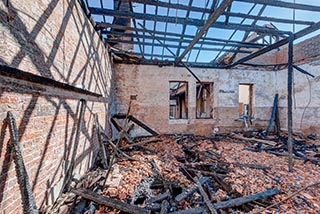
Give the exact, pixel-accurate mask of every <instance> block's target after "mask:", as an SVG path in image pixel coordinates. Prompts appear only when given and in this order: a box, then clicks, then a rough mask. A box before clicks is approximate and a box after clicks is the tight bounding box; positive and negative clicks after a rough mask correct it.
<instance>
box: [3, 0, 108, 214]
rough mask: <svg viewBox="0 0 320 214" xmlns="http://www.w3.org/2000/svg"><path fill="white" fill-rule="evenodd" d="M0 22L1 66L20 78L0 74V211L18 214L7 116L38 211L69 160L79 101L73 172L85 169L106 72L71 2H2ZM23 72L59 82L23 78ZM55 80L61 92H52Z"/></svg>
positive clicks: (104, 98)
mask: <svg viewBox="0 0 320 214" xmlns="http://www.w3.org/2000/svg"><path fill="white" fill-rule="evenodd" d="M0 20H1V21H0V64H1V65H6V66H7V67H11V68H18V69H19V70H16V71H19V72H21V74H23V75H21V76H10V72H8V71H6V72H5V71H4V70H0V210H1V212H2V213H6V214H7V213H15V214H16V213H22V206H21V192H20V189H19V185H18V183H17V176H16V172H15V164H14V162H13V157H12V153H11V150H10V144H11V142H10V134H9V126H8V121H7V119H6V118H7V112H8V111H11V112H12V114H13V115H14V117H15V119H16V121H17V128H18V133H19V141H20V148H21V150H22V155H23V159H24V162H25V165H26V169H27V173H28V175H29V180H30V184H31V187H32V190H33V193H34V196H35V199H36V202H37V206H38V208H40V207H44V205H45V204H47V203H51V199H53V198H55V197H56V196H57V194H58V193H59V191H60V188H61V185H62V182H63V179H64V177H65V170H66V168H67V167H68V165H69V162H70V159H71V154H72V151H73V145H74V144H75V141H76V139H75V135H76V132H77V123H78V120H79V110H80V101H79V100H80V99H85V100H87V105H86V109H85V116H84V120H83V124H84V125H83V128H82V129H81V132H80V137H79V141H78V143H79V147H78V150H77V156H76V169H75V173H76V174H83V173H84V172H85V171H86V170H88V168H89V167H91V166H92V162H93V161H94V160H93V158H94V157H95V154H96V153H97V150H98V143H97V138H96V132H95V130H96V129H95V126H94V123H93V115H94V114H96V113H97V114H98V117H99V120H100V121H99V122H100V124H101V125H102V126H103V127H104V128H107V124H108V112H109V110H110V103H112V93H111V91H110V89H111V84H112V69H111V63H110V59H109V55H108V53H107V49H106V48H105V46H104V43H103V42H102V40H101V38H100V37H99V35H98V34H97V33H96V32H95V30H94V28H93V26H92V24H91V23H90V22H89V21H88V19H87V18H86V15H85V14H84V12H83V10H82V8H81V7H80V4H79V2H78V1H76V0H35V1H21V0H10V1H1V2H0ZM3 68H4V67H1V69H3ZM9 70H10V69H9ZM12 72H15V70H12ZM4 73H6V74H7V75H3V74H4ZM1 74H2V75H1ZM30 74H33V75H36V76H35V77H37V76H41V77H46V78H48V79H49V80H55V81H57V82H58V83H59V84H57V85H55V84H50V85H49V84H48V85H47V83H46V82H43V81H38V79H37V78H31V80H30V79H25V78H24V77H25V75H26V76H28V75H29V76H30ZM61 83H63V84H65V85H64V86H65V87H58V85H60V86H61ZM70 86H73V87H76V88H78V89H83V90H85V91H81V90H70V88H71V89H74V88H73V87H70ZM68 88H69V89H68Z"/></svg>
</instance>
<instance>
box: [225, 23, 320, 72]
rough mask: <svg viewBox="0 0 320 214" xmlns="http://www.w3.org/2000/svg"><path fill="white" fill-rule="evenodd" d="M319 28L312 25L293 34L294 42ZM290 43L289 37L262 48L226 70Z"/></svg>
mask: <svg viewBox="0 0 320 214" xmlns="http://www.w3.org/2000/svg"><path fill="white" fill-rule="evenodd" d="M319 28H320V22H317V23H315V24H313V25H311V26H310V27H307V28H304V29H302V30H300V31H298V32H297V33H295V34H293V38H294V40H295V39H299V38H301V37H303V36H305V35H307V34H309V33H312V32H314V31H316V30H318V29H319ZM288 42H289V38H288V37H287V38H285V39H282V40H280V41H278V42H276V43H274V44H272V45H270V46H267V47H265V48H262V49H260V50H258V51H256V52H254V53H253V54H250V55H249V56H246V57H243V58H241V59H239V60H238V61H236V62H234V63H232V64H231V65H228V66H226V68H232V67H234V66H236V65H239V64H242V63H244V62H247V61H249V60H251V59H254V58H256V57H258V56H261V55H263V54H265V53H267V52H269V51H271V50H273V49H276V48H279V47H281V46H283V45H285V44H287V43H288Z"/></svg>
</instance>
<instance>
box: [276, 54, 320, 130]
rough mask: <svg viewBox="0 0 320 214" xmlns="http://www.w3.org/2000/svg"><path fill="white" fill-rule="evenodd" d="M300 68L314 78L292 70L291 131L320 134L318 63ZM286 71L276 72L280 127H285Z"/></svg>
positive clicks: (309, 63)
mask: <svg viewBox="0 0 320 214" xmlns="http://www.w3.org/2000/svg"><path fill="white" fill-rule="evenodd" d="M299 66H300V67H301V68H303V69H305V70H306V71H308V72H310V73H311V74H313V75H314V76H315V78H312V77H309V76H306V75H305V74H302V73H300V72H299V71H296V70H294V85H293V88H294V89H293V99H294V105H293V129H294V131H301V132H303V133H304V134H313V133H316V134H320V130H319V125H318V124H319V121H320V114H319V112H320V87H319V85H320V71H319V66H320V61H319V60H315V61H312V62H308V63H305V64H302V65H299ZM287 74H288V72H287V70H286V69H285V70H280V71H277V73H276V77H277V85H276V87H277V91H278V92H279V95H280V96H279V106H280V116H281V127H283V128H286V127H287V95H288V93H287Z"/></svg>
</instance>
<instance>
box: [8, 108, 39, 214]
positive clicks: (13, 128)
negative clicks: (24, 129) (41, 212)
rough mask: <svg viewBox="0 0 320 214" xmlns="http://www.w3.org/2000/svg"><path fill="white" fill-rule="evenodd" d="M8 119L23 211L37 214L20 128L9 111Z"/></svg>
mask: <svg viewBox="0 0 320 214" xmlns="http://www.w3.org/2000/svg"><path fill="white" fill-rule="evenodd" d="M7 121H8V123H9V128H10V137H11V148H12V151H13V153H12V154H13V161H14V163H15V168H16V173H17V180H18V184H19V187H20V192H21V199H22V207H23V212H24V213H28V214H37V213H38V209H37V205H36V201H35V199H34V197H33V194H32V189H31V186H30V182H29V176H28V173H27V170H26V167H25V165H24V161H23V157H22V154H21V150H20V145H19V144H20V142H19V138H18V129H17V125H16V120H15V118H14V117H13V114H12V113H11V112H10V111H8V113H7Z"/></svg>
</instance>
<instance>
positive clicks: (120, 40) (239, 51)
mask: <svg viewBox="0 0 320 214" xmlns="http://www.w3.org/2000/svg"><path fill="white" fill-rule="evenodd" d="M168 40H170V39H168ZM105 41H107V42H109V43H128V44H141V45H145V46H156V47H163V45H162V44H154V43H152V42H140V43H139V42H136V41H130V40H124V39H112V38H110V39H109V38H108V39H105ZM222 45H224V44H220V46H222ZM166 46H167V47H170V48H179V47H180V48H186V47H188V46H179V45H173V44H166ZM229 46H232V45H229ZM192 49H194V50H207V51H219V50H220V48H209V47H207V48H204V47H193V48H192ZM224 51H225V52H231V53H234V52H236V53H252V51H248V50H240V49H226V50H224Z"/></svg>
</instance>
